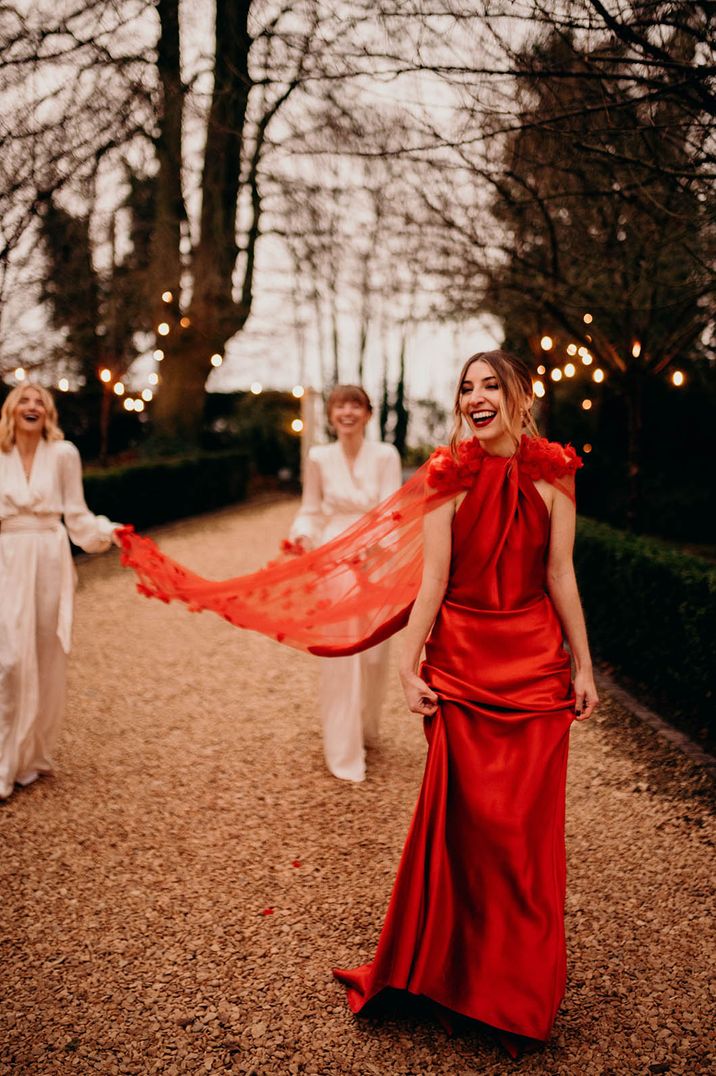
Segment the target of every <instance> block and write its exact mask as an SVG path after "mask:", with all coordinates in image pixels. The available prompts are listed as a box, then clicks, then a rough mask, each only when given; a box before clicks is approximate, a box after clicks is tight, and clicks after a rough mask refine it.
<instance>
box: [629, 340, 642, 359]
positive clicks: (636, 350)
mask: <svg viewBox="0 0 716 1076" xmlns="http://www.w3.org/2000/svg"><path fill="white" fill-rule="evenodd" d="M631 353H632V355H633V356H634V358H635V359H638V358H639V356H640V355H641V344H640V343H639V341H638V340H635V341H634V343H633V344H632V346H631Z"/></svg>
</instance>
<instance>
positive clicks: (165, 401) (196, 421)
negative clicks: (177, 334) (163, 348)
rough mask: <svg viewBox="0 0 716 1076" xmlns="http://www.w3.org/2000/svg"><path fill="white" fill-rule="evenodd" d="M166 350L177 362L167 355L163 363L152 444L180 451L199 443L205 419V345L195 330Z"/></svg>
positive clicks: (163, 448) (154, 408)
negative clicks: (168, 359)
mask: <svg viewBox="0 0 716 1076" xmlns="http://www.w3.org/2000/svg"><path fill="white" fill-rule="evenodd" d="M182 335H183V338H182V339H181V340H180V341H178V342H177V344H176V345H175V346H173V347H172V350H171V351H167V358H168V357H169V355H170V354H171V356H172V359H173V360H174V361H172V362H167V358H165V360H164V362H162V366H161V386H162V387H161V392H159V393H158V394H157V396H156V398H155V401H154V404H153V405H152V406H153V413H152V421H153V426H154V433H153V435H152V443H153V444H154V445H155V447H156V448H158V449H159V450H160V451H168V452H169V451H171V452H175V451H181V450H183V449H185V448H186V447H187V445H197V444H198V442H199V439H200V437H201V427H202V422H203V419H204V403H205V398H206V393H205V390H204V386H205V383H206V377H207V363H206V346H205V344H204V341H203V340H202V339H201V338H200V337H197V334H195V333H192V334H191V336H189V334H188V333H187V334H182Z"/></svg>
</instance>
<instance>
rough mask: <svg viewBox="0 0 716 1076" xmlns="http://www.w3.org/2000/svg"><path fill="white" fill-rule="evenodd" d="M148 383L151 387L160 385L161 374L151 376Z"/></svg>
mask: <svg viewBox="0 0 716 1076" xmlns="http://www.w3.org/2000/svg"><path fill="white" fill-rule="evenodd" d="M147 381H148V382H149V384H150V385H158V384H159V374H150V375H149V377H148V378H147Z"/></svg>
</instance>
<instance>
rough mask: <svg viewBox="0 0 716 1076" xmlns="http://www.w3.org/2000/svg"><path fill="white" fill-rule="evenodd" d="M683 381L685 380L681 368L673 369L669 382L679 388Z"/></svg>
mask: <svg viewBox="0 0 716 1076" xmlns="http://www.w3.org/2000/svg"><path fill="white" fill-rule="evenodd" d="M685 381H686V376H685V374H684V373H683V371H682V370H674V372H673V374H672V375H671V383H672V385H676V387H677V389H678V388H681V386H682V385H683V383H684V382H685Z"/></svg>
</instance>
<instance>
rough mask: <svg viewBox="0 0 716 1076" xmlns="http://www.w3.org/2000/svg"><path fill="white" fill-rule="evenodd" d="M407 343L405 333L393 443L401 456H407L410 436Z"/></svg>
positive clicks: (401, 354) (396, 395)
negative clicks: (406, 386) (407, 403)
mask: <svg viewBox="0 0 716 1076" xmlns="http://www.w3.org/2000/svg"><path fill="white" fill-rule="evenodd" d="M407 345H408V339H407V335H406V334H405V333H403V338H402V340H401V344H400V372H399V374H398V387H397V388H396V390H395V408H394V410H395V429H394V431H393V444H394V445H395V447H396V448H397V450H398V452H399V453H400V455H401V456H405V446H406V441H407V437H408V422H409V420H410V415H409V414H408V409H407V408H406V406H405V352H406V349H407Z"/></svg>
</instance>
